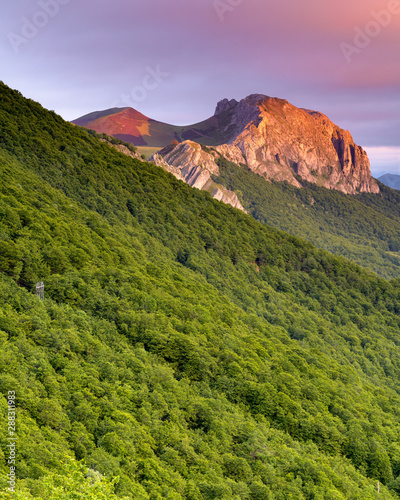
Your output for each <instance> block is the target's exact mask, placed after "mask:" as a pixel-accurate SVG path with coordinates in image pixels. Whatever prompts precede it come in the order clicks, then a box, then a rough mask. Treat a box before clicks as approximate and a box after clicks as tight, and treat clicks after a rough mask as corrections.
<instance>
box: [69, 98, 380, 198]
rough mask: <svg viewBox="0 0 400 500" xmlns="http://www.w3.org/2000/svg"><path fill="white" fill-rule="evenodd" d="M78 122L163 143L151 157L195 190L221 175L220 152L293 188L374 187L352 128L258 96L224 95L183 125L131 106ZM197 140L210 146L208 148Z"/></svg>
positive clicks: (362, 189) (150, 142) (142, 142)
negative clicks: (205, 114) (211, 109)
mask: <svg viewBox="0 0 400 500" xmlns="http://www.w3.org/2000/svg"><path fill="white" fill-rule="evenodd" d="M75 123H76V124H78V125H82V126H85V127H88V128H93V129H95V130H96V131H98V132H106V133H108V134H110V135H114V136H116V137H118V138H120V139H122V140H125V141H128V142H132V143H133V144H137V145H147V146H156V147H160V149H161V148H165V147H166V149H165V150H163V152H162V154H161V157H162V160H161V158H158V159H157V158H155V161H158V162H161V161H162V162H163V163H164V168H167V166H168V168H170V169H171V172H173V173H174V175H175V174H176V175H181V176H182V178H183V179H184V180H186V182H189V183H190V184H191V185H193V186H195V187H199V188H200V189H203V187H204V186H207V185H208V183H209V182H210V178H211V177H210V176H211V175H213V174H216V173H217V172H218V166H217V165H216V162H215V159H216V158H217V157H218V155H219V154H220V155H222V156H224V157H225V158H226V159H227V160H229V161H232V162H234V163H237V164H238V165H240V164H244V165H246V166H247V167H248V168H250V169H251V170H253V171H254V172H256V173H258V174H260V175H262V176H263V177H264V178H266V179H268V180H275V181H287V182H289V183H291V184H293V185H294V186H297V187H299V186H300V185H301V184H300V181H301V180H302V179H304V180H307V181H309V182H312V183H316V184H318V185H320V186H324V187H326V188H329V189H337V190H339V191H342V192H344V193H349V194H356V193H359V192H367V193H369V192H371V193H378V192H379V186H378V183H377V182H376V181H375V179H373V178H372V176H371V172H370V164H369V160H368V157H367V154H366V153H365V151H364V150H363V149H362V148H361V147H360V146H357V145H356V144H355V143H354V140H353V138H352V136H351V134H350V132H348V131H346V130H342V129H341V128H340V127H338V126H337V125H335V124H334V123H333V122H332V121H331V120H329V118H328V117H326V116H325V115H323V114H322V113H319V112H316V111H311V110H307V109H300V108H296V107H295V106H293V105H292V104H290V103H289V102H288V101H286V100H283V99H277V98H273V97H268V96H265V95H262V94H253V95H250V96H248V97H246V98H245V99H242V100H241V101H239V102H238V101H236V100H235V99H231V100H228V99H223V100H222V101H220V102H219V103H218V104H217V107H216V110H215V113H214V115H213V116H212V117H210V118H208V119H207V120H205V121H203V122H200V123H197V124H194V125H188V126H179V127H178V126H174V125H169V124H166V123H161V122H157V121H155V120H151V119H150V118H148V117H146V116H144V115H142V114H141V113H139V112H138V111H136V110H133V109H132V108H113V109H110V110H106V111H103V112H97V113H91V114H89V115H87V116H85V117H82V118H80V119H78V120H76V121H75ZM171 141H173V142H171ZM196 144H197V146H196ZM199 144H205V145H206V146H208V147H209V149H208V150H207V152H206V151H205V149H204V148H201V147H200V146H199ZM168 145H169V146H168ZM174 169H175V170H174ZM176 169H178V170H176ZM178 171H179V172H178ZM207 172H208V174H207ZM201 186H203V187H201Z"/></svg>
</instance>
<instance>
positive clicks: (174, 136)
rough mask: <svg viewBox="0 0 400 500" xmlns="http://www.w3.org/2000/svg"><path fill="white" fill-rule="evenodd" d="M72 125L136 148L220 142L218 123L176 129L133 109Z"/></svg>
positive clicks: (100, 114)
mask: <svg viewBox="0 0 400 500" xmlns="http://www.w3.org/2000/svg"><path fill="white" fill-rule="evenodd" d="M72 123H74V124H75V125H79V126H81V127H85V128H88V129H92V130H95V131H96V132H97V133H105V134H107V135H111V136H114V137H117V138H119V139H122V140H124V141H127V142H130V143H132V144H134V145H135V146H149V147H159V148H160V149H161V148H162V147H164V146H167V145H168V144H170V143H171V142H172V141H175V140H177V141H184V140H192V141H197V140H198V141H200V142H204V141H206V142H207V141H208V140H211V142H212V143H213V144H214V143H217V142H218V140H219V135H218V134H219V132H218V129H219V122H218V118H217V117H211V118H209V119H208V120H205V121H203V122H200V123H197V124H194V125H189V126H186V127H185V126H175V125H169V124H168V123H163V122H159V121H157V120H152V119H151V118H148V117H147V116H145V115H143V114H142V113H140V112H139V111H136V110H135V109H133V108H112V109H108V110H105V111H98V112H94V113H89V114H88V115H85V116H82V117H81V118H78V119H77V120H74V121H73V122H72Z"/></svg>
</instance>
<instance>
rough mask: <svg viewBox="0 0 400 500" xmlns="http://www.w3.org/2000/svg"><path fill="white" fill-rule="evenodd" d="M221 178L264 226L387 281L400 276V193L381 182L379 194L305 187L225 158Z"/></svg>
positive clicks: (309, 185)
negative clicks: (270, 178) (268, 176)
mask: <svg viewBox="0 0 400 500" xmlns="http://www.w3.org/2000/svg"><path fill="white" fill-rule="evenodd" d="M218 164H219V167H220V174H219V176H214V177H213V179H214V181H215V182H219V183H221V184H223V185H224V186H226V187H227V188H228V189H230V190H232V191H235V192H236V194H237V195H238V197H239V199H240V201H241V202H242V204H243V206H244V208H245V209H246V210H247V211H248V212H249V213H250V214H252V215H253V216H254V218H255V219H257V220H259V221H260V222H264V223H265V224H268V225H270V226H273V227H276V228H277V229H281V230H283V231H287V232H288V233H290V234H293V235H294V236H299V237H302V238H306V239H307V240H309V241H310V242H311V243H313V244H314V245H316V246H317V247H319V248H322V249H324V250H329V251H331V252H333V253H335V254H337V255H342V256H344V257H346V258H348V259H350V260H352V261H354V262H357V263H358V264H360V265H362V266H364V267H367V268H370V269H371V270H373V271H374V272H376V273H378V274H379V275H381V276H383V277H385V278H395V277H399V276H400V236H399V235H400V210H399V206H400V194H399V193H398V192H395V191H393V190H392V189H389V188H387V187H386V186H384V185H383V184H380V188H381V193H380V194H379V195H376V194H365V193H364V194H359V195H356V196H354V195H346V194H343V193H341V192H338V191H336V190H329V189H326V188H322V187H319V186H318V185H316V184H311V183H308V182H306V181H304V180H302V179H301V177H299V178H298V180H299V182H301V184H302V185H303V187H301V188H295V187H294V186H292V185H290V184H287V183H286V182H267V181H265V180H263V179H262V178H260V176H259V175H258V174H255V173H253V172H252V171H250V170H249V169H248V168H247V167H246V166H245V165H242V166H238V165H235V164H234V163H231V162H229V161H227V160H226V159H225V158H223V157H221V158H220V159H219V160H218Z"/></svg>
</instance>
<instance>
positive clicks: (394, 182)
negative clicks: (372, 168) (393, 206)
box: [378, 174, 400, 190]
mask: <svg viewBox="0 0 400 500" xmlns="http://www.w3.org/2000/svg"><path fill="white" fill-rule="evenodd" d="M378 181H380V182H382V184H385V186H389V187H390V188H392V189H398V190H400V175H396V174H385V175H382V176H381V177H379V178H378Z"/></svg>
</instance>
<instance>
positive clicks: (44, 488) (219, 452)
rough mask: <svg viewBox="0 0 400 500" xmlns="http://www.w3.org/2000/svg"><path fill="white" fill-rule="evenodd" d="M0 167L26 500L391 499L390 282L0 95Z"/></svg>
mask: <svg viewBox="0 0 400 500" xmlns="http://www.w3.org/2000/svg"><path fill="white" fill-rule="evenodd" d="M0 171H1V179H2V182H1V184H0V288H1V293H0V346H1V348H0V386H1V387H0V392H1V394H2V397H1V398H0V409H1V410H0V411H1V418H2V420H3V422H6V419H7V401H6V395H7V393H8V391H15V392H16V406H17V434H18V459H17V490H18V492H19V493H18V495H20V497H19V498H22V497H23V496H22V495H26V496H24V497H23V498H29V496H27V495H28V493H26V492H27V491H29V492H30V493H29V495H31V496H32V497H33V498H49V499H50V498H52V499H53V498H54V500H58V499H59V498H60V499H61V498H89V497H88V496H86V497H85V496H81V497H79V496H76V497H74V496H72V493H71V492H72V491H73V490H74V488H77V485H78V483H80V484H81V490H80V491H78V489H76V491H77V492H78V493H80V494H81V493H82V492H83V493H84V494H87V495H90V494H93V495H94V494H96V495H98V497H95V496H92V497H90V498H99V499H101V498H106V497H105V496H104V495H107V494H109V495H110V496H108V497H107V498H112V496H111V495H112V494H111V493H107V491H111V489H114V493H115V494H116V495H117V496H118V497H127V498H128V499H135V500H136V499H138V500H142V499H143V500H145V499H151V500H153V499H154V500H158V499H160V500H161V499H165V498H169V499H176V500H179V499H185V500H201V499H206V500H208V499H210V500H211V499H224V500H228V499H229V500H232V499H233V500H238V499H250V500H261V499H262V500H264V499H274V500H287V499H296V500H298V499H300V500H301V499H326V500H328V499H332V500H340V499H354V500H360V499H365V500H367V499H376V498H385V499H395V498H398V497H399V494H400V444H399V433H400V418H399V417H400V395H399V391H400V348H399V344H400V336H399V332H400V328H399V326H400V317H399V311H400V286H399V282H398V281H396V280H394V281H390V282H389V281H386V280H385V279H383V278H379V277H377V276H376V275H375V274H373V273H372V272H370V271H367V270H365V269H362V268H361V267H358V266H357V265H356V264H354V263H351V262H350V261H347V260H346V259H344V258H342V257H336V256H334V255H332V254H329V253H327V252H325V251H323V250H318V249H316V248H315V247H313V246H312V245H311V244H310V243H307V242H305V241H303V240H300V239H298V238H296V237H294V236H290V235H288V234H286V233H283V232H281V231H278V230H276V229H272V228H270V227H267V226H266V225H263V224H261V223H259V222H257V221H255V220H254V219H253V218H252V217H251V216H250V215H246V214H243V213H241V212H239V211H237V210H235V209H233V208H232V207H229V206H227V205H224V204H222V203H219V202H216V201H215V200H213V199H212V198H211V196H210V195H208V194H207V193H203V192H200V191H197V190H193V189H191V188H190V187H189V186H187V185H185V184H183V183H182V182H180V181H178V180H176V179H175V178H174V177H172V176H170V175H169V174H168V173H166V172H164V171H163V170H161V169H159V168H158V167H155V166H154V165H151V164H147V163H143V162H140V161H138V160H133V159H131V158H128V157H126V156H124V155H122V154H120V153H119V152H117V151H115V150H113V149H112V148H110V147H109V146H108V145H107V144H104V143H102V142H100V141H99V140H98V138H97V137H94V136H92V135H91V134H90V133H89V132H87V131H85V130H82V129H80V128H77V127H74V126H72V125H69V124H67V123H65V122H63V121H62V120H61V118H59V117H58V116H56V115H55V114H54V113H51V112H47V111H45V110H43V109H42V108H41V107H40V106H39V105H38V104H36V103H34V102H32V101H29V100H25V99H23V98H22V96H21V95H19V94H18V93H16V92H14V91H11V90H10V89H8V88H7V87H6V86H5V85H3V84H0ZM38 281H44V283H45V300H44V301H40V300H39V299H38V298H37V297H36V296H35V285H36V283H37V282H38ZM6 438H7V436H6V433H2V434H1V435H0V450H1V451H0V460H1V472H2V476H1V478H2V479H1V484H0V487H1V488H3V490H2V491H6V490H5V489H6V474H7V472H8V469H7V464H6V458H7V457H6V455H7V448H6V444H7V439H6ZM68 455H72V456H73V457H74V459H73V460H71V461H67V462H66V460H65V457H66V456H68ZM77 461H83V463H84V464H85V465H82V463H81V464H80V463H77ZM65 462H66V465H62V464H63V463H64V464H65ZM117 477H118V478H119V480H118V481H115V484H114V482H113V480H112V478H117ZM378 480H379V481H380V482H381V493H380V495H379V496H378V495H377V481H378ZM66 485H67V486H68V485H69V486H68V487H67V489H68V490H69V491H66ZM69 493H71V495H70V497H68V496H65V494H69ZM46 495H47V496H46ZM63 495H64V496H63ZM101 495H103V496H101ZM17 498H18V497H17Z"/></svg>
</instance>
